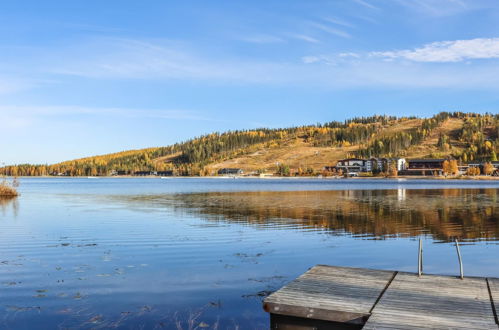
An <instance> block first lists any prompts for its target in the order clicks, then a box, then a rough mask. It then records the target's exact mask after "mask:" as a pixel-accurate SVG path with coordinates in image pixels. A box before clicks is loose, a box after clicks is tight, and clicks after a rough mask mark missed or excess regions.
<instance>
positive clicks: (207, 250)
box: [0, 178, 499, 329]
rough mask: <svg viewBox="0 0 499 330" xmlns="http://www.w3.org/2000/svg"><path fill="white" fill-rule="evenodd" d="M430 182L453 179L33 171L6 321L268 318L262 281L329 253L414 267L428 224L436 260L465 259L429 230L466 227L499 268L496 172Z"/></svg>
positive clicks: (431, 263)
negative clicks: (82, 175)
mask: <svg viewBox="0 0 499 330" xmlns="http://www.w3.org/2000/svg"><path fill="white" fill-rule="evenodd" d="M428 184H429V186H430V187H431V188H445V189H439V190H421V189H422V188H424V186H425V183H421V182H413V181H409V182H408V181H405V182H404V181H374V180H369V181H361V180H336V181H333V180H322V181H320V180H239V179H238V180H234V179H213V180H202V179H168V180H159V179H156V180H152V179H151V180H149V179H97V180H88V179H68V178H62V179H25V180H22V185H21V193H22V195H21V196H20V197H19V198H17V199H15V200H12V201H8V202H2V203H0V251H1V254H0V291H1V292H2V295H1V297H0V328H1V327H6V326H10V327H12V328H26V329H29V328H32V325H33V324H41V325H44V326H45V327H48V328H55V327H57V326H62V327H77V326H79V327H86V328H93V327H103V328H105V327H111V326H120V325H126V326H127V327H137V326H139V325H144V326H146V327H154V326H157V327H160V326H163V327H164V328H176V325H175V321H179V322H181V323H183V328H188V326H187V323H186V320H187V319H188V318H189V317H191V318H194V317H196V315H198V314H199V317H197V319H196V322H197V323H198V324H199V323H200V322H204V323H206V324H208V325H209V326H210V327H213V326H214V325H215V324H216V322H217V319H219V322H220V325H221V327H222V326H223V328H225V327H230V326H233V325H234V324H238V325H240V327H241V328H242V329H246V328H266V327H267V315H266V313H264V312H263V311H262V310H261V304H260V299H261V297H260V296H259V294H260V295H263V294H265V291H268V290H275V289H277V288H279V287H280V286H281V285H282V284H283V283H285V282H286V281H288V280H290V279H292V278H294V277H296V276H297V275H299V274H301V273H302V272H304V271H305V270H306V269H308V268H309V267H310V266H313V265H315V264H318V263H321V264H334V265H344V266H357V267H371V268H380V269H398V270H407V271H414V270H415V268H416V260H417V237H418V235H420V234H421V233H423V234H424V237H425V243H424V244H425V270H426V271H427V272H433V273H444V274H457V273H458V267H457V258H456V255H455V249H454V246H453V245H451V244H447V243H446V244H432V243H433V242H447V241H449V240H450V239H452V238H453V237H459V238H461V239H466V240H467V242H468V243H466V245H464V246H463V247H462V253H463V258H464V266H465V273H466V274H468V275H487V276H498V277H499V260H497V258H496V256H497V254H498V252H499V247H498V245H497V244H496V240H497V237H498V229H497V228H498V225H497V218H498V212H499V211H498V208H499V205H498V200H497V196H498V194H499V193H498V190H497V189H498V188H499V182H497V183H495V182H487V183H485V185H486V187H487V188H489V189H477V188H479V187H480V185H481V184H483V183H482V182H480V183H477V182H471V183H467V182H462V181H453V182H450V183H449V182H444V183H443V182H439V181H430V182H429V183H428ZM373 187H376V189H381V190H379V191H370V190H371V189H373ZM362 188H364V189H368V191H362V190H359V189H362ZM450 188H469V189H466V190H462V189H461V190H460V189H450ZM352 189H353V190H355V191H352ZM413 189H420V190H413ZM244 190H250V191H254V192H244ZM269 190H274V191H281V192H274V193H271V192H268V191H269ZM286 190H309V191H307V192H303V191H301V192H300V191H297V192H286ZM321 190H322V191H321ZM326 190H327V191H326ZM331 190H333V191H331ZM343 190H350V191H343ZM217 191H219V192H223V191H225V192H228V191H234V192H235V193H217ZM236 191H238V192H236ZM261 191H267V192H261ZM188 192H195V193H191V194H188ZM373 238H375V239H373ZM484 239H485V240H484Z"/></svg>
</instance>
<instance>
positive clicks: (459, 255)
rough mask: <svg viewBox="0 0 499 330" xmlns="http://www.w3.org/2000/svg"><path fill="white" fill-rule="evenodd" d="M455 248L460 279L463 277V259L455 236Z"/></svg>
mask: <svg viewBox="0 0 499 330" xmlns="http://www.w3.org/2000/svg"><path fill="white" fill-rule="evenodd" d="M456 250H457V258H458V260H459V273H460V275H461V279H464V273H463V260H462V259H461V251H460V250H459V242H458V241H457V238H456Z"/></svg>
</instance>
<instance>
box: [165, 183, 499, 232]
mask: <svg viewBox="0 0 499 330" xmlns="http://www.w3.org/2000/svg"><path fill="white" fill-rule="evenodd" d="M498 197H499V194H498V190H497V189H428V190H426V189H421V190H405V189H399V190H369V191H367V190H348V191H301V192H300V191H288V192H275V191H274V192H237V193H233V192H227V193H199V194H179V195H174V202H175V203H174V205H175V207H176V208H181V209H183V210H186V209H187V210H189V212H195V213H198V214H201V215H204V216H207V218H208V219H210V220H221V221H231V222H242V223H251V224H259V225H265V226H274V227H281V226H286V227H289V226H290V225H291V226H295V227H299V228H321V229H326V230H331V231H333V233H337V234H341V233H342V232H347V233H351V234H353V235H360V236H365V237H370V238H386V237H395V236H404V237H408V236H417V235H420V234H421V233H430V234H431V235H433V236H434V237H435V238H436V239H439V240H442V241H450V240H452V239H453V238H454V237H458V238H460V239H462V240H469V241H474V240H478V239H485V240H496V239H497V238H499V200H498Z"/></svg>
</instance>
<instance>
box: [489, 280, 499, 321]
mask: <svg viewBox="0 0 499 330" xmlns="http://www.w3.org/2000/svg"><path fill="white" fill-rule="evenodd" d="M487 281H488V282H489V288H490V295H491V297H492V304H493V306H494V309H495V315H494V316H495V317H496V322H497V323H498V324H499V320H498V318H499V278H488V279H487Z"/></svg>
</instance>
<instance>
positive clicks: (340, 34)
mask: <svg viewBox="0 0 499 330" xmlns="http://www.w3.org/2000/svg"><path fill="white" fill-rule="evenodd" d="M310 25H311V26H312V27H314V28H316V29H318V30H321V31H324V32H326V33H329V34H332V35H335V36H338V37H342V38H351V37H352V36H351V35H350V34H349V33H348V32H345V31H343V30H340V29H337V28H333V27H331V26H328V25H325V24H321V23H317V22H310Z"/></svg>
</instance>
